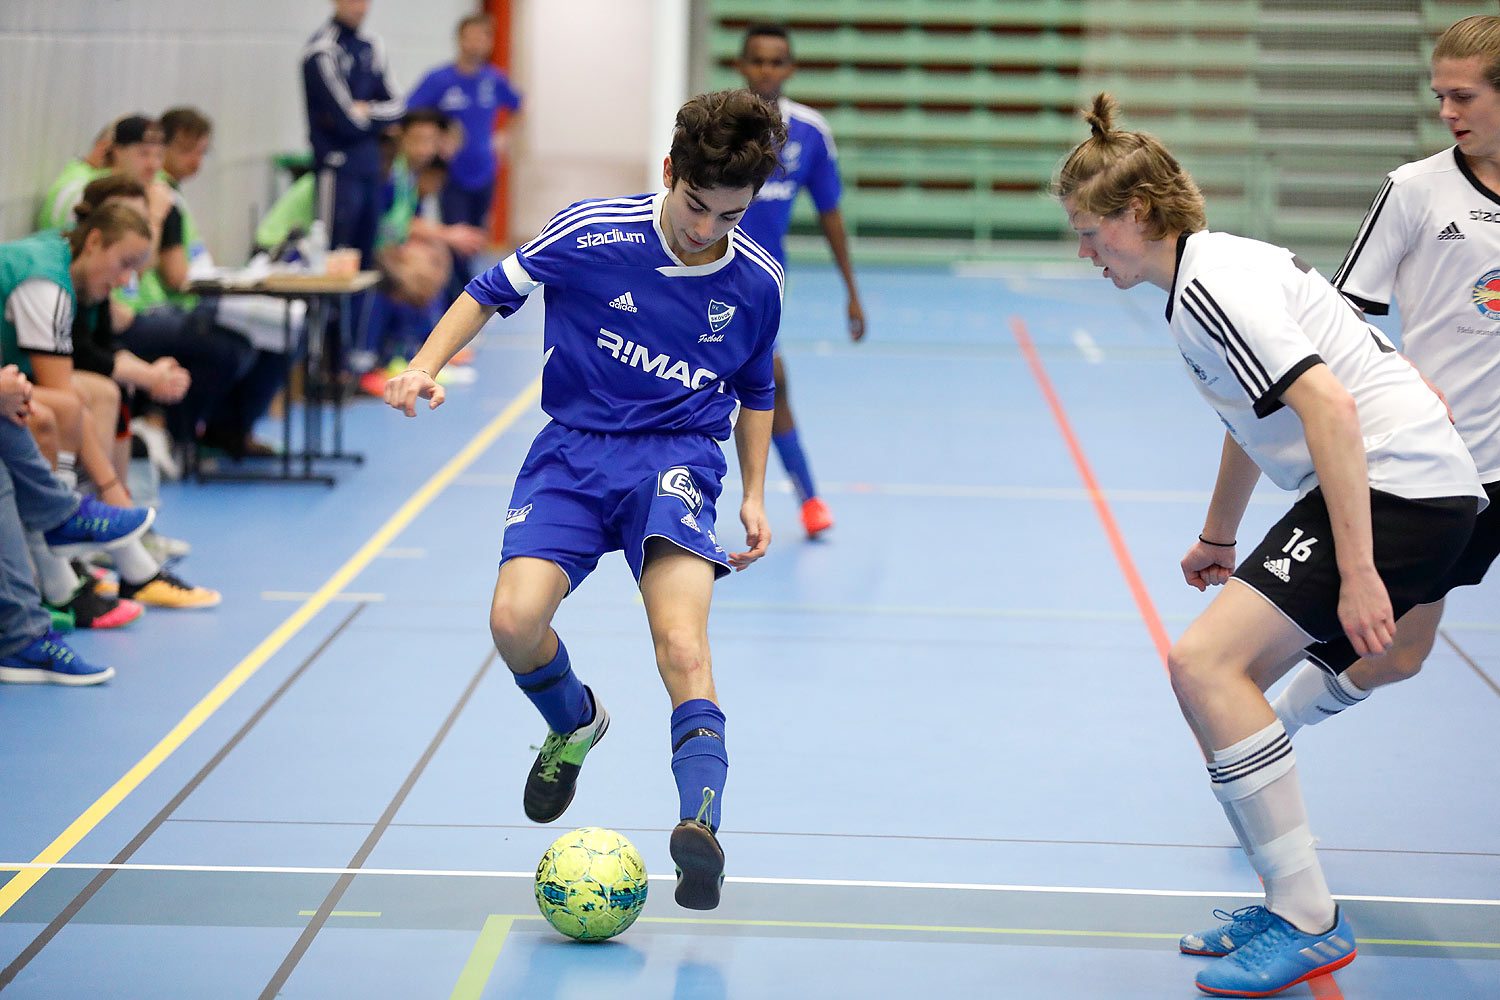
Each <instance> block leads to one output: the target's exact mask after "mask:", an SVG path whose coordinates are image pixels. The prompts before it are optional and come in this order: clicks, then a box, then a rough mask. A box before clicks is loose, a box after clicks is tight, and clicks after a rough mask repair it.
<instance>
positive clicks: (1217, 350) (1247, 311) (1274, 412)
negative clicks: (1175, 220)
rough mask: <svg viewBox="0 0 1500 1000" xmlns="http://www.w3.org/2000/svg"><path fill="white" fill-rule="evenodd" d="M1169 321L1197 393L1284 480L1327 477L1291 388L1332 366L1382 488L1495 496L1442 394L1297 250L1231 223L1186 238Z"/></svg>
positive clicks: (1413, 495) (1292, 483) (1303, 483)
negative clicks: (1482, 481) (1487, 491)
mask: <svg viewBox="0 0 1500 1000" xmlns="http://www.w3.org/2000/svg"><path fill="white" fill-rule="evenodd" d="M1167 325H1168V326H1169V327H1170V329H1171V331H1172V335H1173V337H1174V338H1175V339H1176V340H1177V347H1178V349H1179V350H1180V351H1181V353H1182V357H1183V360H1184V361H1185V362H1187V369H1188V373H1189V375H1190V376H1192V378H1193V382H1194V383H1195V384H1196V385H1197V387H1198V391H1199V392H1200V393H1202V394H1203V397H1204V399H1206V400H1208V402H1209V404H1210V405H1212V406H1213V408H1214V409H1215V410H1216V411H1217V412H1218V414H1219V419H1221V420H1222V421H1223V422H1224V425H1225V426H1226V427H1228V428H1229V433H1230V434H1231V435H1233V437H1234V439H1235V440H1236V441H1237V442H1239V445H1240V447H1242V448H1244V449H1245V452H1246V453H1247V454H1248V455H1250V457H1251V458H1253V459H1254V460H1255V463H1256V464H1257V465H1259V466H1260V468H1261V470H1262V471H1263V472H1265V474H1266V475H1267V476H1268V477H1269V478H1270V479H1271V481H1272V482H1274V483H1275V484H1276V485H1277V486H1280V487H1281V488H1282V489H1287V490H1296V491H1297V492H1298V493H1299V495H1305V494H1306V493H1307V492H1309V491H1310V490H1312V488H1313V487H1315V486H1316V485H1317V484H1318V480H1317V475H1316V473H1315V472H1314V471H1313V462H1312V454H1311V453H1310V452H1309V450H1308V447H1307V439H1306V437H1305V435H1304V434H1303V429H1302V422H1301V421H1300V420H1299V419H1298V417H1297V414H1296V413H1295V412H1293V411H1292V410H1291V409H1290V408H1289V407H1287V406H1285V405H1284V404H1283V403H1282V401H1281V394H1282V393H1283V392H1285V391H1286V390H1287V388H1288V387H1289V386H1290V385H1291V384H1292V383H1293V382H1294V381H1296V379H1297V377H1298V376H1300V375H1301V374H1302V373H1303V372H1305V371H1307V370H1308V369H1309V368H1312V367H1313V366H1315V365H1318V364H1324V365H1327V366H1328V368H1329V370H1330V371H1331V372H1332V373H1333V374H1334V376H1335V377H1337V378H1338V380H1339V382H1340V383H1342V384H1343V386H1344V388H1346V389H1347V390H1348V391H1349V393H1350V394H1351V395H1352V396H1353V397H1354V401H1355V403H1356V405H1357V406H1358V408H1359V422H1360V430H1361V432H1362V433H1363V435H1364V440H1365V457H1366V462H1367V464H1368V467H1369V475H1370V485H1371V486H1372V487H1373V488H1375V489H1379V490H1383V491H1385V492H1387V493H1392V494H1395V495H1396V496H1401V497H1407V498H1410V499H1421V498H1425V497H1444V496H1483V495H1484V491H1483V489H1482V488H1481V487H1480V485H1479V477H1478V474H1477V473H1476V472H1475V470H1474V462H1473V460H1472V459H1471V458H1470V457H1469V453H1468V452H1467V451H1466V450H1465V449H1464V446H1463V442H1462V441H1461V440H1460V439H1459V437H1458V434H1457V433H1456V432H1455V431H1454V430H1453V426H1452V424H1450V423H1449V422H1448V417H1447V412H1446V410H1444V408H1443V405H1442V403H1441V402H1440V401H1439V400H1438V398H1437V396H1436V395H1434V394H1433V392H1432V391H1431V390H1430V389H1428V388H1427V386H1426V385H1425V384H1424V383H1423V382H1422V379H1421V377H1420V376H1419V375H1418V374H1417V373H1416V371H1415V370H1414V369H1413V368H1412V366H1411V365H1409V364H1407V362H1406V361H1405V360H1404V359H1403V358H1402V357H1401V355H1399V354H1397V353H1396V351H1395V348H1393V347H1392V346H1391V344H1390V342H1389V341H1388V340H1386V338H1385V337H1384V336H1383V335H1382V334H1381V333H1380V331H1378V330H1376V329H1375V328H1374V327H1372V326H1370V325H1369V324H1368V323H1366V322H1365V321H1364V320H1363V319H1362V318H1361V317H1360V316H1359V314H1358V313H1357V312H1355V310H1354V309H1353V308H1352V307H1351V306H1350V305H1349V303H1348V302H1346V301H1344V299H1343V298H1341V297H1340V296H1339V294H1338V292H1336V291H1335V290H1334V288H1333V286H1332V285H1330V284H1329V283H1328V281H1327V280H1326V279H1325V278H1324V277H1323V276H1322V275H1320V274H1319V273H1318V272H1317V271H1315V270H1313V269H1312V268H1311V267H1309V266H1308V265H1306V264H1304V263H1303V262H1302V261H1301V260H1300V259H1298V258H1297V257H1295V256H1294V255H1293V254H1292V252H1291V251H1290V250H1286V249H1284V248H1282V247H1277V246H1272V245H1270V244H1268V243H1261V242H1258V241H1256V240H1248V239H1244V238H1242V237H1239V236H1230V235H1229V234H1227V233H1210V232H1200V233H1193V234H1191V235H1186V236H1183V237H1182V238H1181V239H1180V240H1179V241H1178V245H1177V273H1176V277H1175V279H1174V281H1173V285H1172V292H1171V295H1170V297H1169V298H1168V300H1167Z"/></svg>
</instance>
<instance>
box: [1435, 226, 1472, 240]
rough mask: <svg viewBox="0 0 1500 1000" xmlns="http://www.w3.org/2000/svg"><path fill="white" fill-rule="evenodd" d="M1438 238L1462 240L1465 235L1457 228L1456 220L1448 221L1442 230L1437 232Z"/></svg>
mask: <svg viewBox="0 0 1500 1000" xmlns="http://www.w3.org/2000/svg"><path fill="white" fill-rule="evenodd" d="M1438 239H1440V240H1462V239H1467V237H1465V236H1464V234H1463V233H1461V232H1459V230H1458V223H1456V222H1450V223H1448V225H1447V226H1445V227H1444V228H1443V231H1442V232H1440V233H1438Z"/></svg>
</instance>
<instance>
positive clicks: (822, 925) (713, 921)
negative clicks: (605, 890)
mask: <svg viewBox="0 0 1500 1000" xmlns="http://www.w3.org/2000/svg"><path fill="white" fill-rule="evenodd" d="M495 916H496V917H499V916H503V917H505V919H507V920H542V919H544V918H543V917H542V916H541V915H540V914H534V913H528V914H496V915H495ZM492 919H494V918H493V917H492ZM636 922H637V923H641V924H688V925H692V924H698V925H705V926H706V925H714V926H724V927H787V928H805V929H809V930H839V931H906V932H912V931H921V932H926V933H934V934H1014V935H1024V936H1032V937H1038V936H1039V937H1102V938H1132V939H1147V940H1173V941H1175V940H1177V938H1178V937H1179V936H1180V935H1178V934H1176V933H1157V932H1154V931H1085V930H1070V929H1067V928H1056V927H966V926H963V925H959V924H952V925H950V924H862V923H847V922H843V921H824V920H735V919H730V918H723V917H641V918H640V919H639V920H638V921H636ZM1359 943H1360V944H1383V945H1402V946H1405V947H1412V948H1500V941H1403V940H1396V939H1392V938H1360V939H1359Z"/></svg>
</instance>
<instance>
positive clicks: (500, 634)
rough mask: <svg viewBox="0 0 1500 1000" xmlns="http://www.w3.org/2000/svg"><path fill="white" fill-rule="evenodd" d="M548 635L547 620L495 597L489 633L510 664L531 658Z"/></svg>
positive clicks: (491, 610)
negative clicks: (496, 599)
mask: <svg viewBox="0 0 1500 1000" xmlns="http://www.w3.org/2000/svg"><path fill="white" fill-rule="evenodd" d="M546 635H547V623H546V622H544V621H542V619H541V618H540V617H539V616H537V615H535V614H530V613H528V612H526V611H524V610H523V609H521V608H518V607H516V606H515V605H513V604H508V603H505V602H503V601H496V602H495V604H494V605H493V606H491V608H490V636H491V638H493V639H494V640H495V648H496V649H497V650H499V651H500V656H501V658H502V659H504V660H505V662H506V664H507V665H510V664H514V663H521V662H525V661H527V660H530V659H532V654H533V653H535V652H536V650H537V649H538V648H539V647H540V646H541V644H542V640H543V639H544V638H545V637H546Z"/></svg>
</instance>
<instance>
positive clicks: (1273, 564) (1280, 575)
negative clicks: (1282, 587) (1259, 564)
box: [1266, 559, 1292, 583]
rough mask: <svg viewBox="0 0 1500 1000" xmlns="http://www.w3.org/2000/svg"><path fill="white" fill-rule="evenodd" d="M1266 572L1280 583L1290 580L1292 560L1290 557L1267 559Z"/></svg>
mask: <svg viewBox="0 0 1500 1000" xmlns="http://www.w3.org/2000/svg"><path fill="white" fill-rule="evenodd" d="M1266 572H1268V573H1270V574H1271V575H1272V576H1274V577H1275V578H1276V579H1278V580H1280V581H1281V582H1282V583H1291V582H1292V561H1291V560H1290V559H1267V560H1266Z"/></svg>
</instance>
